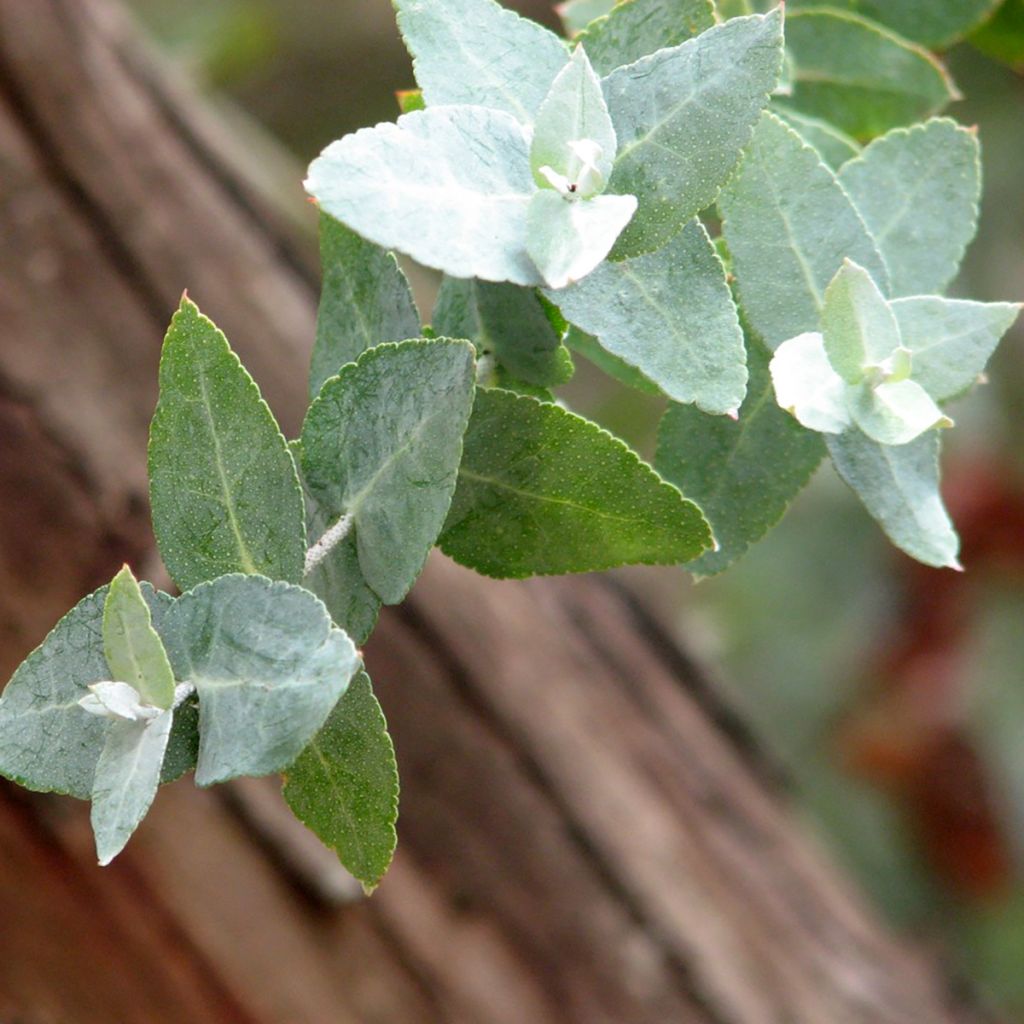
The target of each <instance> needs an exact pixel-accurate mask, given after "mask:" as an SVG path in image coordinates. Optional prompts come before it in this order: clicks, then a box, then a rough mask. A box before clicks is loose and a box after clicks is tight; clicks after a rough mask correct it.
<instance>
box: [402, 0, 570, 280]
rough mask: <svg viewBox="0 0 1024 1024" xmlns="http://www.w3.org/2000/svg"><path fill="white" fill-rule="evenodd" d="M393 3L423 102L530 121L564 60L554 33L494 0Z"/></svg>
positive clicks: (561, 46)
mask: <svg viewBox="0 0 1024 1024" xmlns="http://www.w3.org/2000/svg"><path fill="white" fill-rule="evenodd" d="M394 5H395V9H396V10H397V12H398V27H399V29H400V30H401V32H402V38H403V39H404V40H405V45H406V47H407V48H408V50H409V52H410V53H411V54H412V58H413V70H414V71H415V73H416V81H417V83H418V84H419V87H420V88H421V89H422V90H423V98H424V99H425V100H426V102H427V106H428V107H437V106H442V105H443V106H451V105H453V104H461V103H468V104H473V105H478V106H482V107H491V108H492V109H494V110H501V111H504V112H505V113H507V114H511V115H512V116H513V117H515V118H516V119H517V120H519V121H521V122H522V123H523V124H530V122H531V121H532V120H533V116H534V114H535V113H536V111H537V108H538V107H539V106H540V105H541V101H542V100H543V99H544V97H545V95H547V91H548V88H549V87H550V85H551V82H552V80H553V79H554V77H555V75H557V74H558V72H559V71H560V70H561V69H562V67H563V65H564V64H565V62H566V61H567V60H568V58H569V54H568V53H567V52H566V49H565V44H564V43H563V42H562V40H560V39H559V38H558V36H556V35H555V34H554V33H553V32H549V31H548V30H547V29H546V28H543V27H542V26H540V25H538V24H537V23H536V22H533V21H527V20H526V19H525V18H520V17H519V15H518V14H516V13H514V12H513V11H509V10H506V9H505V8H504V7H502V6H501V5H500V4H497V3H494V2H493V0H394ZM461 276H462V277H470V276H473V275H470V274H462V275H461Z"/></svg>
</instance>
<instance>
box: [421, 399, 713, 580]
mask: <svg viewBox="0 0 1024 1024" xmlns="http://www.w3.org/2000/svg"><path fill="white" fill-rule="evenodd" d="M438 543H439V545H440V547H441V549H442V551H444V552H445V554H447V555H449V556H450V557H452V558H454V559H455V560H456V561H457V562H460V563H461V564H463V565H466V566H468V567H469V568H471V569H475V570H476V571H477V572H481V573H484V574H485V575H487V576H498V577H517V578H520V577H524V576H534V575H550V574H556V573H568V572H590V571H592V570H597V569H608V568H612V567H613V566H616V565H624V564H629V563H637V562H642V563H645V564H664V563H676V562H686V561H689V560H690V559H692V558H694V557H695V556H696V555H697V554H699V553H700V551H702V550H703V549H704V548H706V547H708V546H709V545H710V544H711V535H710V531H709V530H708V526H707V523H706V522H705V521H704V518H703V516H702V515H701V513H700V509H698V508H697V506H696V505H694V504H693V503H692V502H690V501H687V500H686V499H685V498H683V497H682V495H681V494H680V493H679V491H677V490H676V489H675V488H674V487H672V486H670V485H669V484H666V483H665V482H664V481H662V480H660V479H659V478H658V476H657V475H656V474H655V473H654V471H653V470H651V469H650V467H649V466H647V465H646V464H645V463H643V462H641V461H640V459H639V457H638V456H637V455H636V454H634V453H633V452H632V451H630V450H629V448H627V447H626V446H625V445H624V444H623V443H622V442H621V441H619V440H618V439H617V438H614V437H612V435H611V434H609V433H607V432H606V431H604V430H602V429H601V428H600V427H598V426H597V425H596V424H594V423H590V422H589V421H587V420H585V419H582V418H581V417H579V416H574V415H573V414H572V413H570V412H566V411H565V410H564V409H562V408H560V407H559V406H557V405H550V404H546V403H543V402H538V401H536V400H534V399H532V398H525V397H521V396H518V395H513V394H510V393H509V392H507V391H497V390H489V391H479V392H477V398H476V404H475V405H474V407H473V416H472V419H471V420H470V424H469V430H468V431H467V433H466V441H465V452H464V455H463V460H462V466H461V467H460V469H459V486H458V489H457V490H456V492H455V498H454V499H453V501H452V508H451V512H450V513H449V515H448V521H447V522H446V523H445V529H444V532H443V533H442V535H441V538H440V540H439V541H438Z"/></svg>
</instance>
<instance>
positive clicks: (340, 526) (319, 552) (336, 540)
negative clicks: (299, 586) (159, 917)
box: [304, 513, 352, 576]
mask: <svg viewBox="0 0 1024 1024" xmlns="http://www.w3.org/2000/svg"><path fill="white" fill-rule="evenodd" d="M351 527H352V516H351V515H350V514H347V513H346V514H345V515H343V516H342V517H341V518H340V519H339V520H338V521H337V522H336V523H335V524H334V525H333V526H329V527H328V528H327V529H326V530H325V531H324V533H323V536H322V537H321V538H320V539H319V540H318V541H317V542H316V543H315V544H314V545H313V546H312V547H311V548H310V549H309V550H308V551H307V552H306V569H305V573H304V575H306V576H308V575H309V574H310V573H311V572H312V571H313V570H314V569H315V568H316V567H317V566H318V565H319V564H320V563H321V562H322V561H323V560H324V559H325V558H326V557H327V556H328V555H329V554H330V553H331V551H332V550H333V549H334V548H335V547H336V546H337V545H338V544H340V543H341V542H342V541H343V540H344V539H345V538H346V537H347V536H348V531H349V530H350V529H351Z"/></svg>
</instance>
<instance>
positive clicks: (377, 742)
mask: <svg viewBox="0 0 1024 1024" xmlns="http://www.w3.org/2000/svg"><path fill="white" fill-rule="evenodd" d="M284 798H285V800H287V801H288V806H289V807H291V809H292V811H293V812H294V813H295V816H296V817H297V818H298V819H299V821H301V822H303V824H305V825H306V826H307V827H308V828H310V829H312V831H313V832H315V833H316V834H317V836H318V837H319V838H320V840H321V842H323V843H324V844H325V845H326V846H329V847H330V848H331V849H332V850H334V851H336V852H337V854H338V858H339V860H340V861H341V863H342V864H344V865H345V867H346V868H347V869H348V870H349V871H350V872H351V873H352V874H353V875H354V876H355V877H356V878H358V879H359V881H360V882H362V883H363V885H364V887H366V888H367V889H368V890H369V889H372V888H373V887H374V886H376V884H377V883H378V882H379V881H380V879H381V877H382V876H383V874H384V872H385V871H386V870H387V868H388V865H389V864H390V863H391V858H392V857H393V856H394V852H395V844H396V841H397V836H396V833H395V821H396V820H397V818H398V765H397V764H396V763H395V750H394V746H393V745H392V743H391V737H390V736H389V735H388V731H387V723H386V722H385V721H384V713H383V712H382V711H381V708H380V704H378V703H377V698H376V697H374V695H373V688H372V686H371V685H370V678H369V676H367V674H366V673H365V672H360V673H359V674H358V675H357V676H356V677H355V679H353V680H352V685H351V686H350V687H349V688H348V690H347V692H346V693H345V695H344V696H343V697H342V698H341V700H339V701H338V703H337V704H336V705H335V706H334V710H333V711H332V712H331V714H330V716H329V717H328V719H327V721H326V722H325V723H324V727H323V728H322V729H321V730H320V731H319V732H318V733H317V734H316V736H315V737H313V739H312V740H311V741H310V744H309V746H308V747H306V749H305V750H304V751H303V752H302V753H301V754H300V755H299V758H298V760H297V761H296V762H295V763H294V764H293V765H292V766H291V767H290V768H289V769H288V770H287V772H286V773H285V787H284Z"/></svg>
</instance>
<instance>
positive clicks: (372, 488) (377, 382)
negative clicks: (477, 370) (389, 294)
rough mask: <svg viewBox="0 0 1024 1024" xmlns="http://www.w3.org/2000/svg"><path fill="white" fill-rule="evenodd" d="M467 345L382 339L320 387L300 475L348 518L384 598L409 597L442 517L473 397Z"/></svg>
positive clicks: (362, 561)
mask: <svg viewBox="0 0 1024 1024" xmlns="http://www.w3.org/2000/svg"><path fill="white" fill-rule="evenodd" d="M473 371H474V364H473V349H472V346H471V345H470V344H469V343H468V342H459V341H448V340H443V339H438V340H434V341H424V340H420V341H406V342H402V343H401V344H399V345H380V346H378V347H377V348H374V349H370V350H369V351H367V352H364V353H363V355H362V356H360V357H359V360H358V361H357V362H355V363H351V364H349V365H348V366H345V367H343V368H342V370H341V373H340V374H339V375H338V376H337V377H332V378H331V380H329V381H328V382H327V383H326V384H325V385H324V386H323V388H322V389H321V391H320V395H319V397H318V398H317V400H316V401H315V402H314V403H313V404H312V406H310V409H309V413H308V414H307V416H306V422H305V424H304V425H303V428H302V448H301V452H302V472H303V476H304V478H305V480H306V483H307V485H308V487H309V489H310V491H311V492H312V494H313V496H314V497H315V498H316V500H317V501H318V502H319V503H320V505H321V507H322V508H323V510H324V511H325V512H326V514H327V516H328V518H330V519H331V520H332V521H336V520H337V519H339V518H340V517H341V516H348V517H350V521H351V523H352V529H353V530H354V531H355V538H356V546H357V549H358V553H359V565H360V569H361V571H362V574H363V576H364V577H365V579H366V581H367V583H369V585H370V586H371V587H372V588H373V589H374V591H375V592H376V593H377V595H378V596H379V597H380V598H381V600H383V601H384V602H385V604H394V603H397V602H398V601H401V599H402V598H403V597H404V596H405V594H406V593H407V592H408V590H409V588H410V587H411V586H412V584H413V582H414V580H415V579H416V577H417V576H418V575H419V572H420V570H421V569H422V568H423V563H424V562H425V561H426V557H427V554H428V553H429V551H430V548H431V546H432V545H433V543H434V540H435V539H436V537H437V535H438V533H439V532H440V530H441V527H442V525H443V524H444V519H445V515H446V513H447V511H448V505H449V503H450V502H451V497H452V493H453V491H454V490H455V482H456V476H457V473H458V467H459V459H460V457H461V454H462V435H463V434H464V432H465V430H466V423H467V420H468V419H469V413H470V409H471V407H472V402H473V387H474V384H473Z"/></svg>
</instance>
